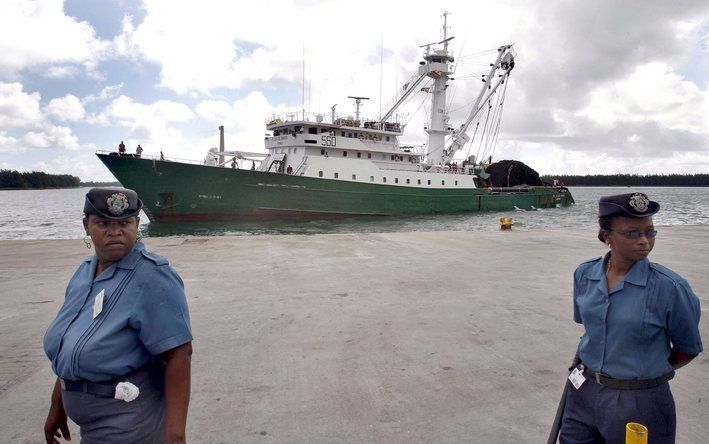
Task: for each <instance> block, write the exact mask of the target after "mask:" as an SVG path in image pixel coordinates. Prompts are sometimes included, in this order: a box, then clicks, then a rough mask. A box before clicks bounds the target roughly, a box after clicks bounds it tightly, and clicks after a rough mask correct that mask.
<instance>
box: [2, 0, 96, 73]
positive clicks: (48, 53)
mask: <svg viewBox="0 0 709 444" xmlns="http://www.w3.org/2000/svg"><path fill="white" fill-rule="evenodd" d="M0 5H1V6H0V75H4V76H13V75H16V74H17V73H18V72H20V71H21V70H23V69H26V68H32V67H36V66H39V65H46V64H58V65H62V66H63V65H65V64H67V63H78V64H81V63H84V62H87V61H91V60H94V59H96V58H98V57H99V56H100V54H101V53H102V51H103V50H104V48H105V46H106V45H105V44H104V43H102V42H101V41H99V40H98V39H97V38H96V36H95V34H94V30H93V28H92V27H91V26H90V25H89V24H88V23H86V22H78V21H77V20H76V19H74V18H72V17H68V16H66V15H65V14H64V10H63V6H64V2H63V1H62V0H37V1H23V0H4V1H3V2H2V3H0ZM89 67H90V66H89ZM58 72H60V71H56V70H54V71H50V72H49V75H56V74H57V73H58Z"/></svg>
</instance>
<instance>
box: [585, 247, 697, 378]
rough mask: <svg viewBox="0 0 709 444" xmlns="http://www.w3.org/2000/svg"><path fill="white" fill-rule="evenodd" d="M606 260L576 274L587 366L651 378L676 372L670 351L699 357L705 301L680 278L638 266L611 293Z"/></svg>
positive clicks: (614, 374)
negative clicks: (700, 332) (673, 370)
mask: <svg viewBox="0 0 709 444" xmlns="http://www.w3.org/2000/svg"><path fill="white" fill-rule="evenodd" d="M607 258H608V256H606V257H605V258H598V259H595V260H591V261H588V262H584V263H582V264H581V265H580V266H579V267H578V268H577V269H576V271H575V273H574V320H575V321H576V322H578V323H580V324H583V326H584V328H585V330H586V331H585V333H584V335H583V336H582V337H581V343H580V345H579V356H580V357H581V360H582V361H583V362H584V364H586V366H587V367H589V368H591V369H592V370H595V371H600V372H602V373H605V374H607V375H609V376H611V377H613V378H617V379H651V378H656V377H659V376H661V375H663V374H665V373H667V372H669V371H671V370H672V366H671V365H670V363H669V362H668V359H669V356H670V350H671V348H672V347H673V346H674V347H675V348H677V350H679V351H682V352H685V353H690V354H699V353H701V352H702V350H703V348H702V341H701V337H700V335H699V316H700V309H699V298H697V296H696V295H695V294H694V292H693V291H692V289H691V287H690V286H689V284H688V283H687V281H686V280H684V279H683V278H682V277H680V276H679V275H678V274H676V273H674V272H673V271H671V270H669V269H668V268H665V267H663V266H662V265H659V264H656V263H653V262H650V261H649V260H647V259H644V260H641V261H638V262H636V263H635V264H634V265H633V266H632V268H631V269H630V270H629V271H628V273H627V274H626V275H625V277H624V278H623V279H622V280H621V281H620V282H619V283H618V284H617V285H616V286H615V288H613V289H612V290H611V291H610V292H609V291H608V283H607V280H606V273H605V267H606V263H607V262H606V261H607Z"/></svg>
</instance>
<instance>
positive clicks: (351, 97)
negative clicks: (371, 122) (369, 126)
mask: <svg viewBox="0 0 709 444" xmlns="http://www.w3.org/2000/svg"><path fill="white" fill-rule="evenodd" d="M347 98H348V99H355V121H357V122H359V107H360V105H361V104H362V100H369V97H357V96H347Z"/></svg>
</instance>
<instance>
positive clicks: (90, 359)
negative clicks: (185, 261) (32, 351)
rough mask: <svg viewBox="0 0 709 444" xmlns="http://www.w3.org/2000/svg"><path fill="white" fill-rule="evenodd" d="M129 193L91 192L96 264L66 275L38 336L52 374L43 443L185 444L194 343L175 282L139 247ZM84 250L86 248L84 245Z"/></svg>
mask: <svg viewBox="0 0 709 444" xmlns="http://www.w3.org/2000/svg"><path fill="white" fill-rule="evenodd" d="M141 207H142V202H141V201H140V199H138V196H137V194H136V193H135V192H134V191H133V190H128V189H125V188H93V189H91V190H90V191H89V192H88V193H87V194H86V200H85V203H84V215H85V217H84V228H85V229H86V233H87V235H88V236H90V237H91V242H92V243H93V245H94V250H95V254H94V255H93V257H90V258H88V259H87V260H86V261H84V262H83V263H82V264H81V265H80V266H79V268H78V270H77V271H76V272H75V273H74V276H73V277H72V278H71V281H70V282H69V285H68V287H67V290H66V296H65V300H64V305H63V306H62V307H61V309H60V310H59V313H58V314H57V317H56V319H54V321H53V322H52V323H51V325H50V326H49V329H48V330H47V333H46V334H45V336H44V350H45V353H46V354H47V357H48V358H49V360H50V361H51V363H52V369H53V370H54V372H55V373H56V374H57V380H56V384H55V385H54V390H53V392H52V398H51V407H50V409H49V414H48V416H47V420H46V423H45V427H44V432H45V438H46V441H47V443H58V442H59V441H58V438H60V437H64V438H65V439H68V438H69V437H70V436H69V429H68V427H67V417H69V418H71V419H72V420H73V421H74V422H75V423H76V424H77V425H78V426H79V428H80V430H81V442H82V443H84V444H94V443H126V444H127V443H131V444H136V443H146V444H147V443H151V444H152V443H164V442H166V443H171V444H172V443H184V442H185V422H186V419H187V407H188V404H189V396H190V359H191V354H192V345H191V343H192V342H191V341H192V334H191V331H190V321H189V313H188V309H187V301H186V299H185V294H184V286H183V283H182V280H181V279H180V277H179V276H178V275H177V273H176V272H175V270H173V269H172V268H171V267H170V265H169V264H168V262H167V260H166V259H164V258H163V257H161V256H158V255H156V254H152V253H149V252H147V251H146V250H145V246H144V245H143V243H142V242H140V240H139V239H138V223H139V219H138V213H139V212H140V209H141ZM87 246H90V244H89V243H88V241H87Z"/></svg>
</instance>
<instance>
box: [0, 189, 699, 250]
mask: <svg viewBox="0 0 709 444" xmlns="http://www.w3.org/2000/svg"><path fill="white" fill-rule="evenodd" d="M570 190H571V192H572V194H573V196H574V198H575V199H576V205H574V206H571V207H569V208H554V209H543V210H536V211H510V212H505V213H478V214H447V215H436V216H432V215H425V216H413V217H377V218H353V219H342V220H327V221H321V220H313V221H288V222H275V221H259V222H191V223H157V222H150V221H148V218H147V216H145V215H144V214H143V216H142V217H141V224H140V225H141V230H142V231H143V235H144V236H154V237H156V236H176V235H198V236H207V235H209V236H226V235H258V234H321V233H381V232H393V231H491V230H497V229H499V222H498V221H499V218H500V217H501V216H506V217H512V218H513V219H514V222H515V229H518V230H528V229H544V228H563V227H570V228H579V227H594V226H596V214H597V208H598V204H597V202H598V198H599V197H600V196H606V195H610V194H619V193H627V192H630V191H633V190H639V191H643V192H644V193H646V194H648V196H650V198H651V199H653V200H656V201H658V202H660V205H661V206H662V210H661V211H660V212H659V213H658V214H657V215H656V216H655V217H654V221H655V225H658V226H662V225H697V224H709V188H660V187H644V188H633V189H630V188H625V187H571V188H570ZM87 191H88V188H78V189H62V190H22V191H0V208H2V212H0V239H78V238H82V237H83V236H84V230H83V226H82V224H81V218H82V210H83V207H84V195H85V194H86V192H87Z"/></svg>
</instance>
